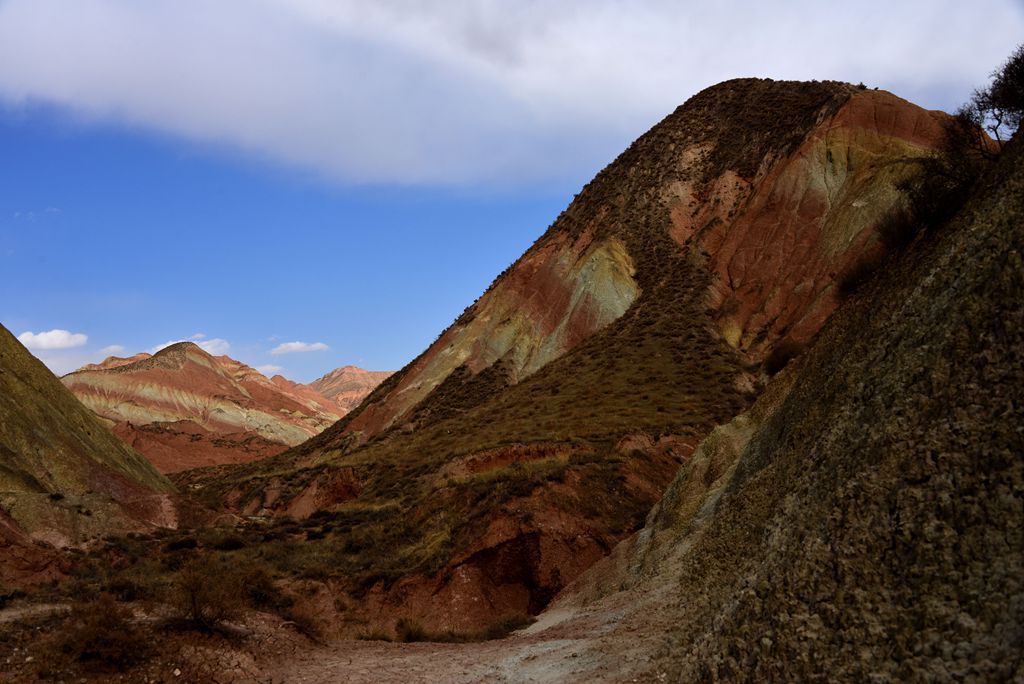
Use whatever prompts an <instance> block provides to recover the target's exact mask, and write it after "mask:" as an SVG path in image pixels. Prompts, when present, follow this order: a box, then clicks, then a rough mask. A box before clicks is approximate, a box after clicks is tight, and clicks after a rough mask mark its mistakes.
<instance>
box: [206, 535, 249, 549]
mask: <svg viewBox="0 0 1024 684" xmlns="http://www.w3.org/2000/svg"><path fill="white" fill-rule="evenodd" d="M210 547H211V548H213V549H216V550H217V551H237V550H239V549H244V548H245V547H246V542H245V539H243V538H242V537H240V536H238V535H237V534H226V535H223V536H220V537H216V538H214V539H213V540H212V541H211V542H210Z"/></svg>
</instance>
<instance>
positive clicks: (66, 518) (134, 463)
mask: <svg viewBox="0 0 1024 684" xmlns="http://www.w3.org/2000/svg"><path fill="white" fill-rule="evenodd" d="M173 490H174V488H173V486H172V485H171V483H170V482H168V481H167V480H166V479H164V477H163V476H161V475H160V474H159V473H157V472H156V471H155V470H154V469H153V467H152V466H151V465H150V464H149V463H148V462H146V460H145V459H144V458H142V457H141V456H140V455H139V454H137V453H136V452H134V451H132V450H131V449H129V448H128V447H126V446H125V445H124V444H122V443H121V442H120V441H119V440H118V439H117V438H116V437H114V435H112V434H111V433H110V431H109V430H107V429H106V428H105V427H104V426H103V425H102V423H101V422H100V421H99V420H98V419H97V418H96V416H94V415H93V414H92V413H91V412H90V411H89V410H88V409H86V408H85V407H84V406H82V405H81V404H80V403H79V402H78V401H77V400H76V399H75V397H74V396H73V395H72V394H71V392H69V391H68V390H67V389H66V388H65V387H64V386H63V385H61V383H60V381H59V380H58V379H57V378H56V377H54V375H53V374H52V373H51V372H50V371H49V370H48V369H47V368H46V367H45V366H44V365H43V364H42V363H41V362H39V361H38V360H37V359H36V358H35V357H33V356H32V355H31V354H30V353H29V352H28V350H26V349H25V348H24V347H23V346H22V345H21V343H20V342H18V340H17V339H15V337H14V336H13V335H11V333H10V332H8V331H7V329H6V328H3V327H2V326H0V546H4V547H5V548H3V549H2V552H0V579H4V578H9V577H8V575H15V576H17V575H19V574H20V573H24V572H26V567H27V571H28V572H33V570H32V568H31V566H32V565H33V564H34V563H37V561H38V560H39V554H40V552H39V551H38V549H37V548H36V547H34V546H26V543H27V542H28V541H29V540H38V541H42V542H46V543H47V544H49V545H53V546H58V547H61V546H68V545H73V544H77V543H79V542H81V541H84V540H85V539H87V538H89V537H92V536H96V535H106V534H111V533H116V532H127V531H130V530H136V529H140V528H143V527H147V526H150V525H161V526H173V525H174V524H175V520H176V517H175V509H174V506H173V505H172V503H171V501H170V499H169V497H168V494H169V493H171V492H172V491H173ZM6 546H10V547H11V548H6ZM14 547H19V548H20V550H12V549H13V548H14ZM15 566H18V567H15ZM22 566H25V567H22ZM39 569H40V568H36V570H39Z"/></svg>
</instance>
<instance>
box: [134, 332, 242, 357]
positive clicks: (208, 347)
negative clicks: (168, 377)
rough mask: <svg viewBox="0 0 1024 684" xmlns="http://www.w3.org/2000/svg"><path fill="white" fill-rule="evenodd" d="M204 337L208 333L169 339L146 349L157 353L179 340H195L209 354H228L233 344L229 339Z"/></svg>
mask: <svg viewBox="0 0 1024 684" xmlns="http://www.w3.org/2000/svg"><path fill="white" fill-rule="evenodd" d="M204 337H206V335H201V334H200V335H199V336H198V337H197V336H196V335H192V336H191V337H189V338H188V339H187V340H186V339H179V340H169V341H167V342H164V343H162V344H158V345H156V346H155V347H150V348H149V349H147V350H146V351H148V352H149V353H150V354H156V353H157V352H158V351H160V350H161V349H166V348H167V347H170V346H171V345H172V344H178V343H179V342H195V344H196V345H198V346H199V348H200V349H202V350H204V351H206V353H208V354H213V355H214V356H222V355H224V354H227V353H228V351H229V350H230V349H231V344H230V343H229V342H228V341H227V340H224V339H221V338H219V337H214V338H212V339H209V340H205V339H202V338H204Z"/></svg>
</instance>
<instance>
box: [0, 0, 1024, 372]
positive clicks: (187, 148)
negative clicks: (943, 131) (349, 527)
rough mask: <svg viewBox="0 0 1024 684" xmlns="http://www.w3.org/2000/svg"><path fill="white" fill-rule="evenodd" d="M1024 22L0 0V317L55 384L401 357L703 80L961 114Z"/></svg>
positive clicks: (826, 8)
mask: <svg viewBox="0 0 1024 684" xmlns="http://www.w3.org/2000/svg"><path fill="white" fill-rule="evenodd" d="M1021 36H1024V4H1022V3H1021V2H1019V1H1013V0H1002V1H996V0H980V1H979V2H973V3H964V2H945V1H933V2H923V1H922V2H885V3H883V2H862V3H848V4H846V5H845V6H843V7H836V4H835V3H821V2H802V1H797V2H787V3H785V4H783V3H765V2H738V1H733V2H721V3H707V2H703V3H690V2H667V1H666V2H660V1H648V2H614V1H611V0H605V1H600V0H598V1H594V2H583V1H582V0H580V1H575V0H565V1H563V2H557V3H552V2H540V1H537V2H530V1H526V2H515V3H510V2H497V1H493V2H485V1H477V2H464V3H454V2H453V3H440V2H438V3H426V2H413V1H398V0H391V1H378V2H373V3H365V2H363V3H357V2H345V1H337V0H289V1H287V2H286V1H285V0H221V1H219V2H209V1H208V0H150V1H148V2H145V3H139V2H134V1H130V0H0V150H3V154H2V155H0V322H2V323H3V324H4V325H5V326H7V327H8V328H10V329H11V331H12V332H13V333H14V334H16V335H19V336H21V339H22V340H23V342H25V343H26V344H27V345H28V346H30V348H32V350H33V351H34V353H36V354H37V355H38V356H39V357H40V358H42V359H43V360H44V361H46V362H47V363H48V364H49V365H50V367H51V368H53V369H54V370H55V371H56V372H58V373H62V372H67V371H68V370H71V369H73V368H75V367H77V366H78V365H81V364H82V363H86V362H90V361H96V360H99V359H100V358H102V357H103V356H104V355H106V354H108V353H117V354H130V353H135V352H138V351H152V350H154V349H156V348H158V347H159V346H160V345H163V344H166V343H168V342H172V341H176V340H179V339H195V340H196V341H198V342H199V343H200V344H203V345H204V346H205V347H206V348H208V349H209V350H210V351H212V352H214V353H227V354H229V355H231V356H233V357H235V358H238V359H240V360H242V361H245V362H247V363H250V364H251V365H254V366H257V367H260V368H262V369H264V370H265V372H267V373H273V372H275V371H277V370H279V371H280V372H283V373H284V374H285V375H288V376H289V377H291V378H293V379H298V380H304V381H308V380H312V379H313V378H315V377H317V376H318V375H320V374H322V373H324V372H327V371H328V370H330V369H331V368H334V367H337V366H340V365H345V364H348V363H353V364H357V365H361V366H363V367H368V368H372V369H394V368H398V367H400V366H402V365H403V364H405V363H406V362H408V361H409V360H410V359H411V358H412V357H413V356H415V354H416V353H418V352H419V351H420V350H422V349H423V348H424V347H425V346H426V345H427V344H429V343H430V342H431V341H432V340H433V339H434V337H435V336H436V335H437V334H438V333H439V332H440V331H441V330H442V329H443V328H444V327H445V326H446V325H447V324H448V323H450V322H451V320H452V319H453V318H454V317H455V316H457V315H458V314H459V313H460V312H461V311H462V309H463V308H464V307H465V306H467V305H468V304H470V303H471V302H472V301H473V300H474V299H475V298H476V297H477V296H478V295H479V294H480V293H481V292H482V291H483V289H484V288H485V287H486V286H487V284H488V283H489V282H490V281H491V280H492V279H493V278H494V277H495V276H496V275H497V274H498V273H499V272H501V270H502V269H504V268H505V267H506V266H507V265H508V264H509V263H511V262H512V261H513V260H514V259H515V258H516V257H517V256H518V255H519V254H520V253H521V252H522V251H524V250H525V249H526V248H527V247H528V246H529V245H530V244H531V243H532V241H533V240H535V239H536V238H537V237H538V236H539V235H540V234H541V233H542V232H543V231H544V229H545V228H546V227H547V225H548V224H550V222H551V221H552V220H554V218H555V217H556V216H557V214H558V212H559V211H560V210H561V209H562V208H564V206H565V205H566V204H567V203H568V201H569V200H570V199H571V198H572V195H573V193H575V192H578V190H579V188H580V187H581V185H582V184H583V183H585V182H586V181H587V180H589V178H590V177H592V176H593V174H594V173H595V172H596V171H598V170H599V169H600V168H601V167H602V166H603V165H604V164H606V163H608V162H609V161H611V159H612V158H613V157H614V156H615V154H617V153H618V152H620V151H621V150H622V149H624V148H625V147H626V146H627V145H628V144H629V142H631V141H632V140H633V139H634V138H636V137H637V136H638V135H640V134H641V133H643V132H644V131H645V130H646V129H647V128H649V127H650V126H651V125H653V124H654V123H655V122H657V121H658V120H659V119H660V118H661V117H663V116H664V115H666V114H667V113H669V112H670V111H671V110H672V109H674V108H675V107H676V106H677V105H678V104H680V103H682V102H683V101H684V100H685V99H686V98H688V97H689V96H690V95H692V94H694V93H695V92H697V91H699V90H700V89H701V88H703V87H706V86H708V85H711V84H713V83H716V82H718V81H721V80H724V79H727V78H732V77H738V76H763V77H772V78H792V79H839V80H845V81H850V82H854V83H857V82H863V83H865V84H866V85H868V86H869V87H880V88H884V89H887V90H891V91H893V92H895V93H897V94H899V95H901V96H903V97H906V98H907V99H911V100H913V101H915V102H918V103H919V104H922V105H924V106H927V107H931V108H937V109H946V110H952V109H954V108H955V107H956V106H957V105H958V104H960V103H961V102H963V101H964V100H965V99H966V98H967V97H969V95H970V92H971V90H972V89H973V88H974V87H977V86H980V85H983V84H984V83H985V82H986V80H987V78H988V74H989V73H990V72H991V71H992V70H993V69H994V68H995V67H996V66H998V65H999V64H1000V63H1001V62H1002V61H1003V60H1004V59H1005V58H1006V56H1007V55H1008V54H1009V53H1010V51H1011V50H1012V49H1013V48H1014V47H1015V45H1016V44H1017V42H1018V41H1019V40H1020V37H1021Z"/></svg>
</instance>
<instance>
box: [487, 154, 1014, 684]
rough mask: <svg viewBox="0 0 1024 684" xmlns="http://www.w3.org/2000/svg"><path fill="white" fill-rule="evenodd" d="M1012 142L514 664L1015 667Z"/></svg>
mask: <svg viewBox="0 0 1024 684" xmlns="http://www.w3.org/2000/svg"><path fill="white" fill-rule="evenodd" d="M1019 138H1020V136H1019V135H1018V139H1016V140H1015V141H1014V142H1012V143H1011V144H1010V146H1009V147H1008V148H1006V150H1005V152H1004V153H1003V155H1002V158H1001V160H1000V161H999V165H998V167H997V168H995V169H994V170H992V171H991V172H990V173H989V174H987V175H986V176H984V177H983V179H982V182H981V183H980V185H979V186H978V187H977V188H976V189H975V192H974V196H973V198H972V199H971V201H970V202H969V203H968V204H967V206H966V208H965V209H964V210H963V211H962V212H961V213H960V214H959V216H958V217H957V218H956V219H955V220H953V221H952V222H951V223H950V224H947V225H946V226H944V227H942V228H940V229H939V230H938V231H937V232H936V233H934V234H925V235H923V236H920V237H918V238H917V240H916V242H915V243H914V244H913V245H912V246H911V248H910V250H909V251H908V252H907V253H905V254H902V255H900V256H899V257H898V258H894V259H893V260H891V261H890V262H889V263H888V264H887V267H886V268H885V269H883V271H882V272H881V275H879V276H877V277H876V279H875V280H874V281H873V282H871V283H870V284H869V285H868V286H867V287H865V288H864V289H863V290H862V291H861V292H860V293H859V294H858V295H856V296H855V297H854V298H853V300H852V301H850V302H849V305H848V306H845V307H844V308H843V309H842V310H841V311H840V313H839V314H838V315H837V316H835V317H834V318H833V319H832V320H831V321H829V323H828V324H827V326H826V328H825V329H824V330H823V331H822V332H821V334H819V336H818V338H817V340H816V341H815V344H814V346H813V348H812V349H811V350H810V351H809V352H808V354H807V355H806V356H805V357H803V358H801V359H800V360H799V361H798V362H797V363H796V364H794V365H793V366H791V367H790V368H787V369H786V370H785V371H784V372H783V373H781V374H780V375H779V376H777V377H776V378H775V379H774V380H773V381H772V383H771V384H770V385H769V387H768V389H767V391H766V392H765V393H764V394H763V395H762V396H761V398H760V399H759V400H758V401H757V402H756V403H755V404H754V406H753V407H752V408H751V409H750V410H749V411H747V412H745V413H744V414H742V415H741V416H739V417H737V418H736V419H734V420H733V421H731V422H730V423H728V424H727V425H724V426H722V427H720V428H718V429H716V430H715V431H714V432H713V433H712V434H711V435H710V436H709V437H708V438H707V439H705V440H704V441H703V442H702V443H701V445H700V446H699V447H698V448H697V450H696V452H695V453H694V455H693V457H692V459H691V460H690V461H689V462H688V464H687V465H685V466H684V467H683V468H681V469H680V472H679V474H678V476H677V477H676V479H675V481H674V482H673V483H672V485H671V487H670V488H669V490H668V491H667V493H666V495H665V497H664V498H663V500H662V501H661V502H660V503H659V505H658V506H657V507H656V508H655V509H654V510H653V511H652V512H651V514H650V515H649V516H648V519H647V523H646V526H645V527H644V529H643V530H642V531H641V532H640V533H639V534H638V535H637V536H636V537H634V538H632V539H631V540H629V541H628V542H625V543H623V544H622V545H620V546H619V547H618V548H617V549H616V550H615V552H614V553H613V555H612V556H611V557H610V558H608V559H606V560H604V561H602V562H601V563H600V564H598V565H597V566H595V567H594V568H593V569H592V570H591V571H589V572H588V573H586V574H585V575H584V576H583V577H581V578H580V580H579V581H578V582H577V583H576V584H575V585H573V586H571V587H569V588H568V589H567V591H566V592H565V594H564V595H563V597H562V598H561V599H560V600H559V601H557V602H556V603H555V605H554V606H553V607H552V608H551V610H550V611H549V614H548V615H547V616H545V618H544V619H542V621H541V624H539V625H538V629H537V631H538V632H541V631H542V630H543V629H548V630H549V632H548V633H550V634H552V635H555V634H557V635H561V637H562V638H564V634H565V633H570V632H571V633H575V634H577V635H579V634H582V633H583V632H582V631H581V628H582V627H586V628H587V629H586V635H585V636H584V637H583V638H581V639H578V640H575V641H573V642H571V643H568V645H565V644H566V643H567V642H564V641H563V642H554V641H553V642H551V643H552V648H551V649H550V650H548V651H547V652H546V653H545V654H544V657H541V658H539V659H537V662H536V663H535V664H534V665H531V666H530V667H528V668H527V670H525V671H522V672H521V674H522V676H523V677H524V678H527V677H530V676H532V675H533V674H534V673H541V672H544V671H545V668H547V671H549V672H550V671H552V670H554V671H558V669H560V668H561V671H562V672H565V669H564V667H562V666H557V667H556V666H555V665H554V663H556V662H561V663H562V665H563V666H567V665H568V664H570V663H571V664H572V666H573V671H572V674H571V675H566V676H565V677H563V678H560V679H559V681H580V682H582V681H607V680H609V677H608V674H607V673H608V672H609V671H611V672H614V673H615V676H614V677H613V678H611V679H613V680H614V681H623V680H634V681H722V680H728V681H733V680H749V681H772V680H789V679H795V680H808V679H816V678H821V677H825V678H827V679H829V680H837V681H865V680H878V681H954V680H975V681H1017V680H1019V679H1020V678H1021V677H1022V676H1024V669H1022V662H1021V658H1020V653H1021V643H1022V640H1024V585H1022V584H1021V581H1020V578H1021V577H1024V527H1022V525H1021V522H1022V521H1024V497H1022V496H1021V493H1022V492H1024V460H1022V454H1024V432H1022V430H1021V425H1022V424H1024V300H1022V298H1021V294H1022V293H1024V257H1022V255H1024V147H1022V143H1024V141H1022V140H1020V139H1019ZM612 616H614V618H612ZM598 621H603V623H604V624H605V626H606V627H608V626H610V627H609V628H608V629H607V631H606V632H605V633H604V634H599V633H597V632H598V630H596V629H594V628H593V625H594V624H595V622H598ZM569 650H571V651H572V653H571V655H570V653H569V652H568V651H569ZM507 657H509V658H512V657H514V656H513V655H512V654H507ZM602 673H603V674H602ZM634 678H635V679H634ZM544 680H545V677H543V676H540V677H538V679H537V681H544Z"/></svg>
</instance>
